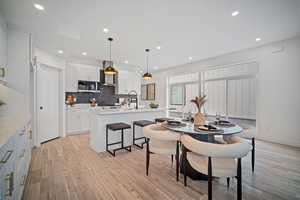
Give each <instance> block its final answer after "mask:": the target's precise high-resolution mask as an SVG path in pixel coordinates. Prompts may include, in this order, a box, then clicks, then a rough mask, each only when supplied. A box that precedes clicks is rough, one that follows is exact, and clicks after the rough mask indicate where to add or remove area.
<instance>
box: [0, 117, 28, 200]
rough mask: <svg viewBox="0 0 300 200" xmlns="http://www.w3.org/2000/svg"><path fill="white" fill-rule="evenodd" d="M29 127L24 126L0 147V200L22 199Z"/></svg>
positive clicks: (26, 167) (26, 168) (26, 171)
mask: <svg viewBox="0 0 300 200" xmlns="http://www.w3.org/2000/svg"><path fill="white" fill-rule="evenodd" d="M30 144H31V127H30V123H28V124H26V125H25V127H24V128H22V129H21V130H17V131H16V133H15V134H14V135H13V136H11V137H10V138H9V140H8V141H7V142H6V143H5V144H4V145H3V146H1V147H0V160H1V162H0V199H1V200H19V199H21V198H22V194H23V190H24V184H25V182H26V178H27V173H28V170H29V164H30V160H31V145H30Z"/></svg>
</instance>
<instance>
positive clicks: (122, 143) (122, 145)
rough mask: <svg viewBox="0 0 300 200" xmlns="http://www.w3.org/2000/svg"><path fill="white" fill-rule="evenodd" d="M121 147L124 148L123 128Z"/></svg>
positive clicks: (122, 131)
mask: <svg viewBox="0 0 300 200" xmlns="http://www.w3.org/2000/svg"><path fill="white" fill-rule="evenodd" d="M121 148H124V130H123V129H122V130H121Z"/></svg>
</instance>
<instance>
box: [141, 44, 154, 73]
mask: <svg viewBox="0 0 300 200" xmlns="http://www.w3.org/2000/svg"><path fill="white" fill-rule="evenodd" d="M145 51H146V54H147V55H146V62H147V72H146V73H145V74H144V75H143V79H151V78H152V74H151V73H149V52H150V49H145Z"/></svg>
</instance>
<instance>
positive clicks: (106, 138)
mask: <svg viewBox="0 0 300 200" xmlns="http://www.w3.org/2000/svg"><path fill="white" fill-rule="evenodd" d="M105 142H106V151H108V129H107V126H106V140H105Z"/></svg>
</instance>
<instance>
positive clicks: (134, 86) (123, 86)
mask: <svg viewBox="0 0 300 200" xmlns="http://www.w3.org/2000/svg"><path fill="white" fill-rule="evenodd" d="M118 73H119V75H118V78H119V83H118V87H119V89H118V93H119V94H128V92H130V91H131V90H135V91H136V92H137V93H138V94H141V78H140V75H139V74H138V73H136V72H131V71H124V70H118Z"/></svg>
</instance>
